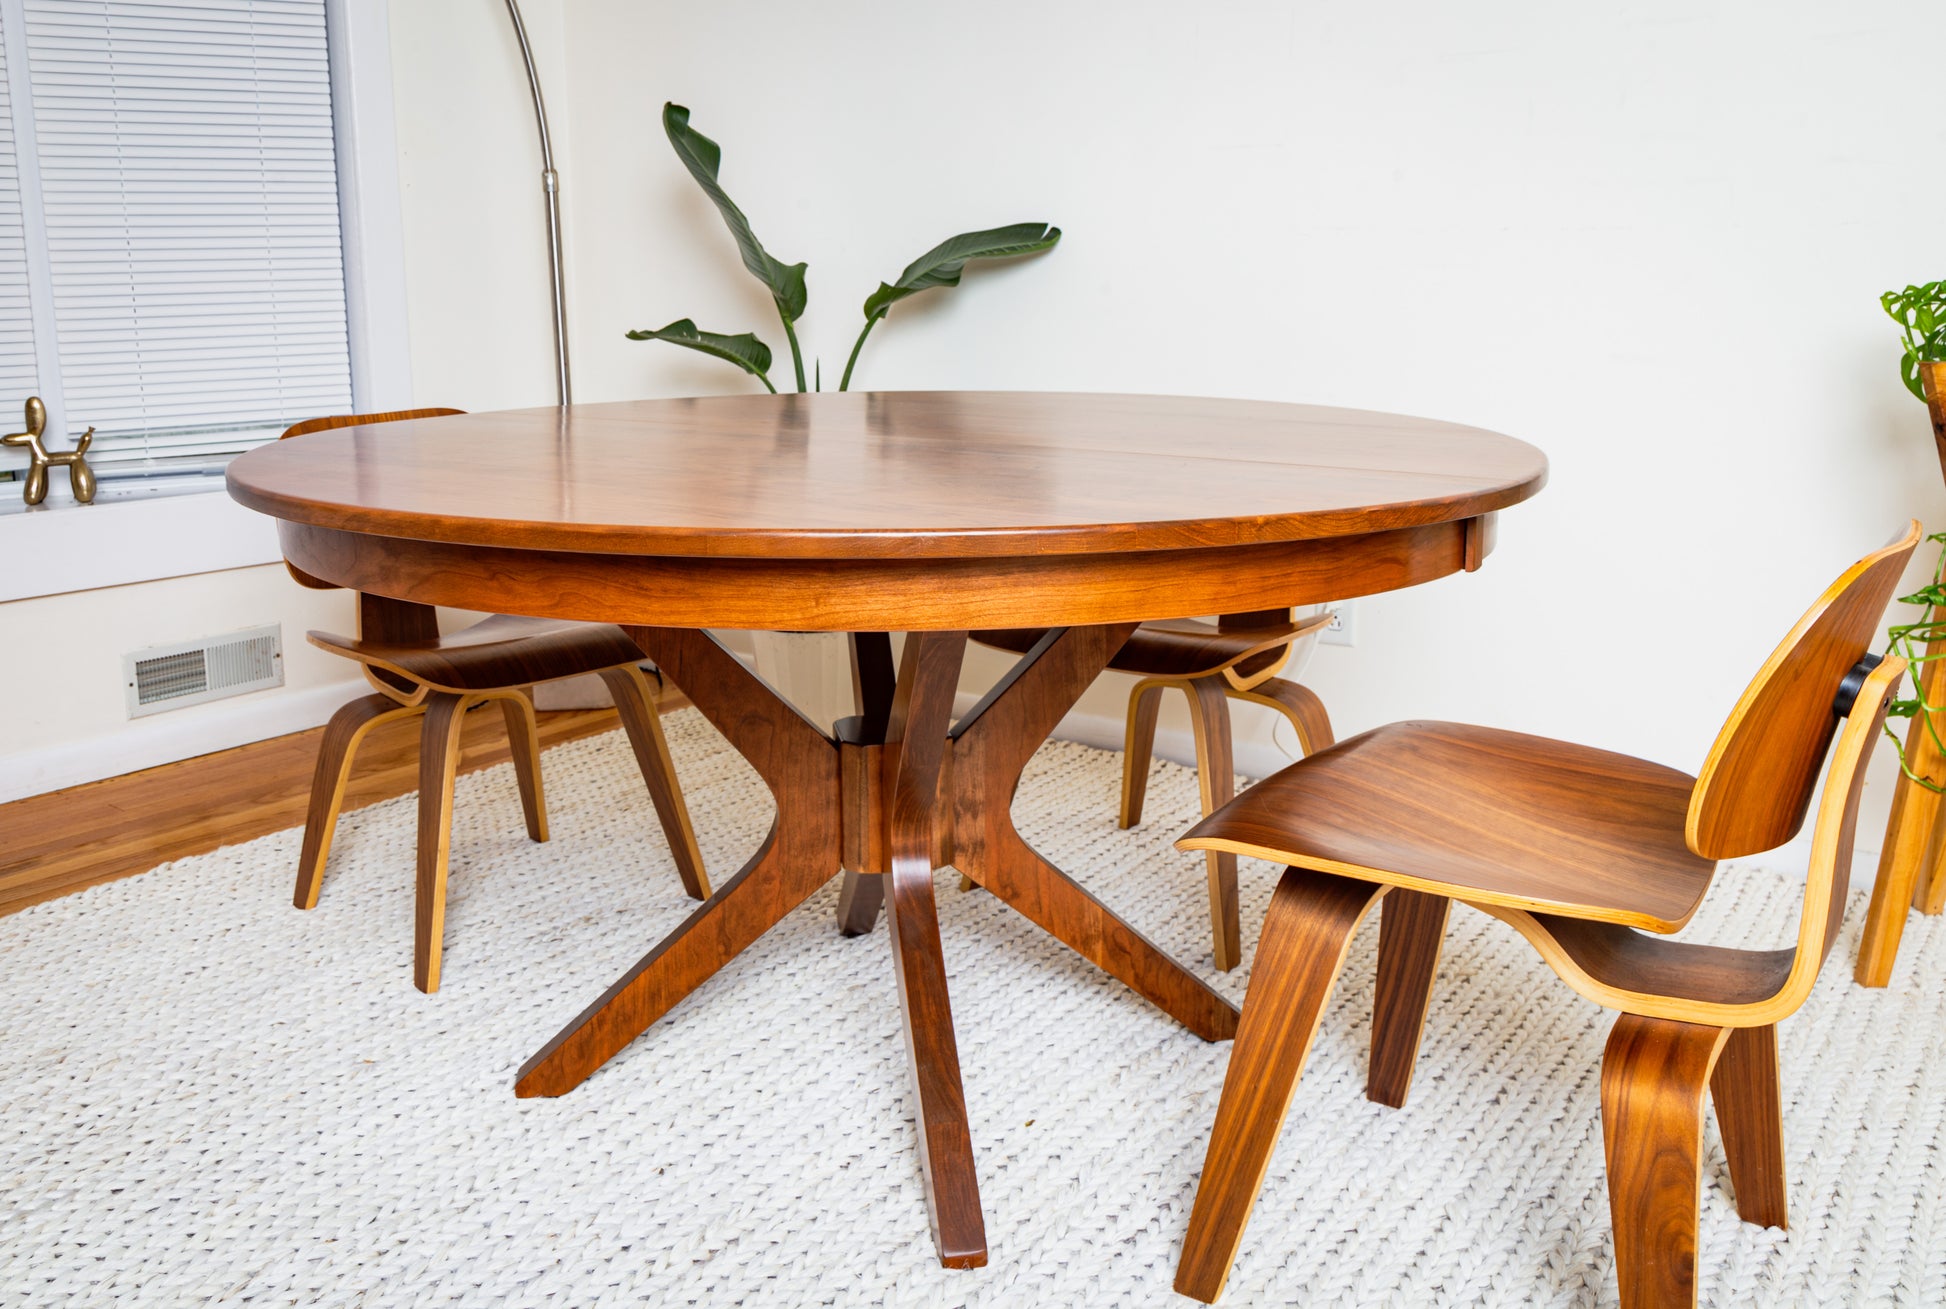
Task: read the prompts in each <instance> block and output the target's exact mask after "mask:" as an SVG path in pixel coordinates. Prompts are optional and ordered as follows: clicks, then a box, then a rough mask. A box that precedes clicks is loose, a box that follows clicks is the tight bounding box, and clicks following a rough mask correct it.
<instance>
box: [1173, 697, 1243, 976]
mask: <svg viewBox="0 0 1946 1309" xmlns="http://www.w3.org/2000/svg"><path fill="white" fill-rule="evenodd" d="M1185 689H1186V690H1187V691H1188V693H1189V721H1190V724H1191V726H1192V727H1193V728H1194V729H1195V735H1196V785H1197V788H1198V789H1199V790H1200V791H1201V793H1202V801H1203V816H1204V817H1205V818H1207V817H1209V816H1210V815H1211V814H1213V813H1215V812H1216V811H1217V810H1218V809H1220V808H1222V807H1223V806H1224V805H1226V804H1228V803H1229V802H1230V798H1231V797H1232V796H1234V795H1235V794H1236V789H1237V777H1236V758H1235V753H1236V752H1235V746H1234V743H1233V742H1232V740H1231V736H1230V703H1229V699H1228V698H1227V697H1226V696H1225V695H1224V694H1223V679H1222V678H1220V677H1198V678H1195V679H1194V680H1192V681H1191V682H1190V683H1189V685H1188V686H1187V688H1185ZM1203 858H1204V860H1205V861H1206V862H1207V864H1208V865H1209V920H1210V936H1211V938H1212V940H1213V942H1214V944H1213V946H1212V950H1213V953H1214V954H1215V956H1216V966H1217V967H1218V968H1220V969H1222V970H1223V971H1224V972H1226V973H1227V972H1229V971H1230V970H1231V969H1232V968H1235V967H1236V966H1237V964H1238V963H1239V962H1241V960H1242V956H1243V929H1242V926H1241V924H1239V922H1238V921H1237V857H1236V856H1235V855H1234V854H1231V853H1229V852H1228V851H1218V850H1210V851H1208V852H1206V853H1205V854H1204V856H1203Z"/></svg>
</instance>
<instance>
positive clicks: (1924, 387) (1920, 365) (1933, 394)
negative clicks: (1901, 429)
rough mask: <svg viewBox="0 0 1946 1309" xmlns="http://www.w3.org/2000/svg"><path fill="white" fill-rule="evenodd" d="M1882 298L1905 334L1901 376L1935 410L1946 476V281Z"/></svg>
mask: <svg viewBox="0 0 1946 1309" xmlns="http://www.w3.org/2000/svg"><path fill="white" fill-rule="evenodd" d="M1878 301H1879V303H1880V304H1881V305H1884V306H1885V312H1886V313H1888V314H1890V315H1891V316H1892V320H1893V321H1894V322H1896V323H1897V324H1898V325H1899V330H1900V331H1901V332H1902V333H1903V334H1904V335H1905V353H1904V354H1903V355H1902V356H1900V358H1899V376H1900V377H1901V378H1902V379H1903V380H1904V382H1905V385H1906V389H1907V390H1908V391H1910V392H1912V394H1914V395H1916V396H1918V397H1919V398H1920V399H1921V400H1923V401H1925V402H1926V407H1927V408H1928V409H1929V410H1931V412H1932V436H1933V443H1934V445H1935V446H1936V447H1937V449H1938V451H1939V472H1940V476H1942V477H1946V281H1942V282H1927V283H1926V284H1925V285H1924V286H1908V287H1907V288H1906V289H1905V290H1903V291H1887V292H1886V293H1885V294H1884V295H1882V296H1880V297H1879V298H1878Z"/></svg>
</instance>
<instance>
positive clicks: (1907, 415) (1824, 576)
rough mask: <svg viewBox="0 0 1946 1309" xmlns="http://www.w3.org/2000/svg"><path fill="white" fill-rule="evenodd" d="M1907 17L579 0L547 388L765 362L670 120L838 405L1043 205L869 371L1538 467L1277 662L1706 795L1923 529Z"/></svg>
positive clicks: (1926, 237)
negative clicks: (753, 249)
mask: <svg viewBox="0 0 1946 1309" xmlns="http://www.w3.org/2000/svg"><path fill="white" fill-rule="evenodd" d="M1932 14H1933V10H1932V8H1931V7H1930V6H1927V5H1925V4H1921V3H1917V2H1914V0H1908V2H1902V3H1891V2H1889V0H1882V2H1880V3H1867V4H1853V5H1847V6H1842V7H1839V6H1830V5H1824V4H1816V3H1791V4H1777V3H1766V4H1756V3H1743V4H1718V5H1712V6H1696V5H1692V4H1687V3H1675V2H1671V3H1655V4H1644V3H1637V4H1632V5H1628V6H1609V7H1603V8H1596V7H1589V6H1571V5H1557V4H1548V3H1514V2H1511V0H1499V2H1497V3H1481V4H1472V5H1466V6H1448V5H1438V4H1430V3H1420V4H1394V5H1386V6H1362V7H1350V6H1338V5H1326V4H1288V3H1285V4H1268V3H1230V4H1223V5H1204V6H1194V7H1191V6H1183V5H1178V4H1168V3H1159V2H1156V0H1142V2H1140V3H1123V4H1119V5H1116V6H1113V7H1109V6H1103V5H1080V4H1053V5H1050V4H1046V3H1032V4H1029V3H990V4H988V5H986V6H984V7H983V8H982V10H981V16H980V21H979V22H978V23H974V24H967V23H964V22H963V21H962V20H961V18H960V17H959V16H958V15H957V14H956V13H955V11H952V10H950V9H947V8H943V7H938V6H916V5H892V4H886V3H862V2H857V0H855V2H853V3H841V4H825V5H817V6H777V5H758V4H750V3H721V4H716V5H710V6H703V7H697V6H678V5H672V4H641V3H635V2H632V0H582V2H579V3H576V4H575V5H574V6H573V8H572V11H571V15H570V20H569V22H568V24H567V27H566V39H567V41H568V63H569V67H570V70H571V81H572V91H571V94H570V114H571V119H570V122H571V130H572V133H573V140H574V151H575V164H576V168H575V171H574V172H572V173H570V174H569V175H568V180H567V185H568V188H569V194H570V195H571V196H572V197H574V208H573V223H572V237H573V241H574V249H575V257H576V265H577V268H578V269H579V270H581V272H582V275H581V276H580V277H579V278H578V279H577V282H576V286H575V293H576V299H575V304H574V311H575V320H574V321H575V330H576V333H577V338H578V343H577V363H578V367H579V369H580V377H581V382H580V385H581V391H580V394H581V395H582V396H583V397H585V398H588V399H605V398H615V397H622V396H632V395H646V394H676V393H685V392H695V391H705V390H711V391H713V390H734V389H742V388H748V387H749V386H752V385H754V383H752V382H750V381H749V380H748V379H745V378H742V377H740V376H739V375H737V374H734V373H733V372H730V371H729V370H728V369H727V367H726V366H715V365H712V364H711V363H710V362H709V361H706V360H701V359H698V358H695V357H691V356H684V355H682V354H680V353H679V352H677V351H675V350H673V349H671V348H669V347H665V346H660V345H653V344H636V343H631V342H628V341H625V340H623V339H622V337H621V333H622V331H623V330H624V329H626V328H629V327H636V326H656V325H660V324H661V323H663V322H666V321H668V320H669V319H672V318H675V317H678V316H681V315H685V314H687V315H692V316H694V317H695V318H696V320H697V321H698V322H699V323H700V324H702V325H703V326H704V327H706V328H710V329H712V330H718V331H725V332H736V331H743V330H750V329H754V330H756V331H757V332H758V333H759V335H761V336H763V337H765V338H766V339H767V340H769V341H770V342H771V344H772V345H773V347H775V348H776V349H778V350H779V351H780V354H781V351H782V349H783V344H784V343H783V341H782V339H781V333H780V332H779V331H778V329H777V326H776V322H775V317H774V315H772V314H770V313H769V312H768V304H767V301H766V300H765V299H764V297H763V295H762V293H761V292H760V291H759V290H758V289H757V288H756V286H755V284H754V283H753V282H752V281H751V280H750V279H749V278H748V277H747V276H746V275H744V274H743V273H742V272H741V270H740V268H739V267H738V265H737V261H736V257H735V254H734V251H733V249H732V247H731V245H730V242H729V239H728V237H727V236H726V235H725V234H724V233H723V231H722V229H721V227H720V224H719V223H718V222H717V220H716V217H715V215H714V213H713V212H711V211H710V210H709V208H708V206H707V205H706V203H705V202H704V201H703V199H702V197H701V196H700V194H698V193H697V192H696V190H695V188H694V186H693V185H692V184H691V183H690V181H689V180H688V178H687V177H686V176H685V175H684V174H683V173H682V171H681V169H680V167H679V166H678V165H677V163H676V162H675V160H674V159H673V157H672V156H671V155H670V153H669V151H668V148H667V145H666V143H665V142H664V140H663V139H662V136H661V134H660V132H659V130H658V126H657V122H656V111H657V109H658V107H659V106H660V104H661V102H662V101H663V100H664V99H675V100H678V101H679V102H681V103H685V104H687V105H689V106H690V107H691V109H692V111H693V113H694V122H695V124H696V125H697V126H698V127H699V128H700V129H701V130H703V131H705V132H706V133H708V134H710V135H712V136H714V137H715V138H716V139H717V140H719V141H720V142H721V143H722V145H723V148H724V168H723V180H724V182H725V184H726V186H727V187H728V188H729V190H730V192H731V194H732V195H733V196H735V197H736V198H737V199H738V201H739V202H740V203H741V204H742V206H743V207H744V209H745V210H746V211H747V212H748V213H749V215H750V216H751V219H752V221H753V223H754V225H755V227H756V230H757V232H758V234H759V235H760V236H761V237H762V239H763V240H764V241H765V242H766V244H767V245H768V246H769V247H770V249H771V250H772V252H773V253H774V254H776V255H778V256H779V257H780V258H783V259H786V260H793V261H794V260H798V259H806V260H808V261H809V262H810V265H811V267H810V286H811V308H810V312H809V314H808V315H807V319H806V322H805V323H804V325H803V330H802V332H801V335H802V336H803V338H804V341H805V345H806V348H807V351H815V352H816V353H819V354H821V355H822V356H823V357H824V359H825V362H826V374H827V378H830V377H834V376H835V374H836V371H837V368H838V366H839V365H840V364H841V363H842V359H843V356H844V353H845V351H846V350H847V349H848V347H849V344H850V341H851V337H852V334H853V333H854V332H855V330H856V327H857V324H858V322H859V310H858V303H859V302H860V301H861V300H862V299H863V297H864V295H865V293H866V292H867V291H869V290H870V289H871V287H872V286H873V285H874V284H875V283H876V281H877V280H878V279H880V278H889V277H891V276H893V275H895V274H896V272H897V271H898V270H899V269H900V268H901V267H902V266H903V265H904V263H905V262H906V261H907V260H909V259H910V258H912V257H913V256H914V255H916V254H918V253H919V252H920V251H922V250H924V249H926V248H927V247H928V246H930V245H931V244H932V243H933V242H934V241H936V240H938V239H939V238H941V237H943V236H945V235H947V234H949V233H951V232H954V231H958V230H962V229H965V228H971V227H978V226H986V225H990V224H996V223H1002V222H1009V221H1016V220H1026V219H1045V220H1049V221H1053V222H1056V223H1058V224H1060V225H1061V226H1062V227H1063V229H1064V230H1065V232H1066V234H1067V235H1066V239H1065V241H1064V242H1063V244H1062V246H1061V248H1060V249H1059V250H1057V251H1056V252H1055V253H1053V254H1052V255H1050V256H1047V257H1045V258H1044V259H1041V260H1039V261H1036V262H1032V263H1023V264H1021V265H1018V266H1015V267H1011V268H1007V269H1004V270H997V271H992V272H986V273H980V274H976V275H974V276H970V277H969V278H968V280H967V285H966V286H964V287H963V288H961V289H960V290H958V291H953V292H940V293H934V294H933V295H931V296H929V297H927V298H926V301H929V303H928V302H926V301H918V302H914V303H913V304H912V305H911V306H909V307H901V308H900V309H897V310H894V312H893V315H892V317H891V319H890V320H889V321H888V322H887V323H886V324H884V325H883V326H881V327H880V328H879V329H878V332H877V333H875V335H874V338H873V340H872V342H871V344H870V346H868V353H867V355H866V357H865V361H864V363H863V364H862V365H861V368H860V376H859V378H858V379H857V380H858V382H859V383H860V384H862V385H865V386H886V387H901V388H907V387H910V388H920V387H953V386H972V387H1022V388H1063V389H1078V390H1094V389H1099V390H1134V391H1159V392H1181V393H1203V394H1221V395H1243V396H1260V397H1268V398H1278V399H1292V400H1297V399H1302V400H1311V401H1323V402H1329V403H1337V404H1346V405H1354V406H1361V407H1369V408H1377V409H1389V410H1397V411H1403V412H1408V413H1421V414H1432V415H1437V416H1440V417H1444V418H1452V419H1457V420H1461V421H1465V422H1471V423H1477V424H1480V425H1483V426H1486V427H1491V428H1494V429H1497V430H1500V431H1505V432H1508V433H1511V434H1514V435H1517V436H1520V437H1523V438H1525V439H1527V440H1530V441H1533V442H1535V443H1536V444H1538V445H1540V446H1541V447H1542V448H1543V449H1545V450H1546V451H1547V452H1548V454H1549V456H1550V458H1551V460H1552V462H1553V475H1552V482H1551V484H1550V486H1549V487H1548V489H1547V490H1546V491H1545V492H1543V493H1542V494H1541V496H1540V497H1539V498H1538V499H1536V500H1535V501H1533V502H1531V503H1529V504H1527V505H1523V506H1521V507H1519V508H1516V509H1514V510H1511V511H1509V512H1508V513H1506V514H1505V515H1503V521H1502V532H1501V544H1500V549H1499V552H1498V553H1497V555H1496V556H1495V557H1494V558H1493V560H1492V561H1491V562H1490V564H1489V565H1488V567H1487V568H1486V569H1485V570H1483V571H1482V572H1480V573H1479V574H1476V575H1473V576H1466V577H1456V578H1452V579H1449V580H1447V581H1444V582H1441V583H1438V584H1435V585H1432V586H1426V587H1420V588H1417V589H1414V590H1412V591H1408V592H1403V593H1399V594H1395V595H1390V596H1383V597H1377V598H1374V599H1371V600H1366V601H1363V602H1361V603H1360V606H1359V614H1358V633H1357V635H1358V645H1357V646H1356V647H1355V648H1353V649H1349V650H1345V649H1335V648H1331V647H1324V648H1322V649H1321V650H1320V651H1319V653H1318V656H1317V658H1316V659H1315V661H1314V662H1313V664H1312V665H1311V670H1310V674H1309V677H1310V680H1311V681H1312V683H1313V685H1315V686H1316V687H1317V688H1318V689H1319V690H1320V692H1322V693H1323V694H1324V695H1325V697H1326V699H1327V701H1328V702H1329V703H1330V705H1331V707H1332V710H1333V713H1334V714H1335V716H1336V717H1337V719H1338V721H1339V723H1340V725H1341V727H1342V728H1343V729H1345V730H1357V729H1360V728H1364V727H1367V726H1371V725H1373V724H1375V723H1378V722H1381V721H1384V720H1387V719H1390V718H1395V717H1401V716H1408V715H1432V716H1442V717H1455V718H1468V719H1476V720H1480V721H1485V722H1490V723H1495V724H1500V725H1504V726H1508V727H1514V728H1520V729H1524V730H1530V731H1536V732H1546V733H1555V734H1561V735H1567V736H1574V737H1580V738H1584V739H1588V740H1591V741H1596V742H1600V743H1603V744H1606V745H1609V746H1612V747H1614V748H1617V749H1622V750H1627V751H1631V752H1635V753H1639V754H1643V755H1647V756H1649V757H1651V758H1655V759H1659V760H1663V761H1666V762H1669V763H1672V764H1676V765H1678V766H1683V767H1688V768H1691V769H1693V768H1695V767H1696V766H1698V765H1699V764H1700V762H1701V759H1702V756H1703V754H1704V752H1705V750H1706V748H1707V746H1708V743H1709V739H1710V737H1711V735H1712V734H1713V733H1714V731H1715V728H1716V726H1717V724H1718V723H1719V722H1720V721H1721V718H1722V716H1723V714H1724V713H1725V712H1727V710H1728V708H1729V705H1730V703H1731V702H1732V700H1733V699H1734V697H1735V695H1736V692H1737V690H1738V689H1739V687H1740V686H1741V683H1742V681H1743V680H1744V679H1745V678H1746V677H1747V676H1748V675H1749V674H1750V673H1751V672H1753V671H1754V670H1755V667H1756V665H1757V663H1758V662H1759V661H1760V660H1761V659H1762V657H1763V655H1764V653H1765V652H1766V651H1767V649H1768V648H1769V647H1770V645H1771V644H1772V643H1773V642H1774V641H1775V640H1776V639H1777V638H1778V637H1779V636H1781V634H1782V633H1783V631H1784V629H1785V628H1786V627H1787V626H1788V624H1789V623H1790V622H1791V621H1792V619H1793V618H1794V617H1795V616H1796V615H1797V613H1798V612H1799V611H1800V610H1801V609H1802V607H1803V606H1804V605H1805V604H1806V603H1808V601H1809V600H1810V599H1811V598H1812V596H1814V595H1815V594H1816V592H1817V590H1818V589H1819V588H1820V587H1821V586H1822V585H1823V584H1824V583H1825V582H1826V581H1827V580H1828V579H1829V578H1830V577H1832V576H1833V575H1835V573H1836V572H1837V571H1838V569H1839V568H1840V567H1841V566H1842V565H1843V564H1844V563H1846V562H1848V561H1849V560H1851V559H1852V558H1854V557H1855V556H1856V555H1857V554H1859V553H1861V552H1862V551H1863V550H1865V549H1866V548H1868V547H1870V546H1873V545H1876V544H1877V543H1879V542H1880V541H1882V540H1884V539H1885V538H1886V536H1887V534H1888V533H1889V532H1891V531H1892V530H1893V528H1894V527H1895V526H1896V525H1898V524H1899V523H1900V522H1901V521H1902V520H1903V519H1904V518H1905V517H1907V516H1918V517H1921V518H1924V519H1926V520H1928V521H1930V522H1933V523H1939V522H1941V520H1942V519H1946V512H1942V511H1946V503H1942V501H1943V499H1946V494H1943V492H1942V487H1941V484H1940V481H1939V479H1938V473H1937V465H1936V463H1935V461H1934V458H1933V455H1932V451H1931V449H1930V444H1929V442H1928V441H1927V440H1926V436H1927V428H1926V422H1925V416H1924V411H1923V409H1922V408H1921V407H1920V406H1919V405H1918V404H1917V403H1916V402H1914V401H1913V400H1912V399H1911V398H1910V397H1909V396H1908V395H1907V394H1906V393H1905V392H1904V391H1903V390H1902V389H1901V387H1900V386H1899V384H1898V381H1897V379H1896V376H1895V369H1894V359H1895V357H1896V353H1897V347H1896V341H1895V335H1894V329H1893V327H1892V325H1891V324H1890V323H1889V321H1887V320H1886V319H1885V318H1884V317H1883V316H1882V314H1881V312H1880V310H1879V308H1878V306H1877V303H1876V298H1877V295H1878V293H1879V292H1880V291H1881V290H1884V289H1885V288H1887V287H1891V286H1902V285H1904V284H1905V283H1907V282H1908V281H1918V280H1926V279H1929V278H1932V277H1936V276H1939V275H1940V274H1941V271H1942V270H1941V267H1940V265H1939V262H1938V261H1939V259H1940V257H1941V256H1940V248H1939V243H1938V220H1937V215H1938V214H1939V213H1940V212H1942V210H1946V176H1943V175H1942V174H1941V173H1940V172H1939V170H1937V169H1934V168H1929V167H1927V166H1925V163H1924V161H1925V160H1927V159H1931V158H1936V157H1938V153H1939V148H1940V147H1941V145H1942V144H1946V141H1943V140H1942V138H1946V128H1942V126H1941V125H1940V123H1939V120H1938V118H1937V115H1936V114H1933V113H1932V112H1931V110H1932V109H1933V107H1934V106H1933V105H1932V103H1931V100H1930V97H1929V96H1928V94H1927V90H1926V87H1925V85H1924V82H1923V79H1920V78H1914V77H1902V76H1896V75H1888V72H1887V70H1893V69H1898V68H1901V67H1906V66H1909V57H1910V56H1909V51H1910V49H1911V43H1912V41H1913V40H1914V33H1915V32H1917V31H1919V30H1922V28H1923V25H1924V21H1925V20H1926V19H1927V18H1928V17H1929V16H1931V15H1932ZM595 270H599V272H598V274H596V273H595ZM787 375H788V373H787V367H786V365H784V364H783V363H781V362H780V364H779V366H778V368H777V369H776V370H775V377H776V379H777V380H779V381H782V380H783V378H784V377H785V376H787ZM989 671H990V669H989ZM1121 694H1122V692H1121V690H1120V688H1119V687H1114V686H1106V685H1105V686H1103V687H1101V688H1098V689H1097V691H1096V693H1095V694H1094V695H1093V696H1091V698H1090V702H1089V707H1091V708H1093V709H1095V710H1096V711H1098V712H1102V713H1106V714H1111V715H1114V714H1118V713H1119V709H1120V696H1121ZM1266 728H1267V723H1265V722H1259V723H1257V724H1256V725H1255V727H1254V728H1253V729H1250V730H1251V732H1252V733H1253V734H1254V735H1256V737H1257V739H1258V740H1259V741H1261V740H1262V738H1263V733H1264V731H1265V729H1266ZM1884 789H1885V787H1884V785H1883V779H1882V778H1881V779H1880V784H1879V785H1878V786H1876V787H1875V790H1877V791H1878V792H1881V793H1882V792H1883V791H1884ZM1879 803H1882V800H1881V801H1880V802H1879ZM1876 826H1877V823H1876V822H1875V821H1874V820H1871V819H1868V821H1867V824H1866V827H1867V829H1868V830H1875V829H1876Z"/></svg>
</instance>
